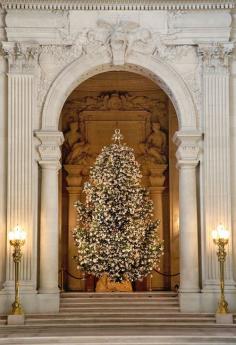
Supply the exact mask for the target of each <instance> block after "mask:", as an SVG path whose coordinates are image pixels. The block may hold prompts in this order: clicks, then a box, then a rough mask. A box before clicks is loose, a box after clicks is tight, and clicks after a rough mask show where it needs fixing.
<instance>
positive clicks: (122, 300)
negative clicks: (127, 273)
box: [60, 297, 179, 303]
mask: <svg viewBox="0 0 236 345" xmlns="http://www.w3.org/2000/svg"><path fill="white" fill-rule="evenodd" d="M60 300H61V302H63V303H67V302H68V303H69V302H73V303H109V302H110V303H111V302H112V303H169V302H176V303H178V301H179V300H178V297H145V298H122V297H116V298H112V297H106V298H105V297H104V298H103V297H102V298H101V297H100V298H96V297H67V298H65V297H63V298H61V299H60Z"/></svg>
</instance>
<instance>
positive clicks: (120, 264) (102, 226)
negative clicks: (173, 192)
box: [74, 129, 163, 282]
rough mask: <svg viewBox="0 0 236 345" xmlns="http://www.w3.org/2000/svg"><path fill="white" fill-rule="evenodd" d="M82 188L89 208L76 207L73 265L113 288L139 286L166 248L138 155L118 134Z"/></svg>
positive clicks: (155, 265)
mask: <svg viewBox="0 0 236 345" xmlns="http://www.w3.org/2000/svg"><path fill="white" fill-rule="evenodd" d="M112 140H113V143H112V144H111V145H108V146H105V147H104V148H103V149H102V152H101V153H100V155H99V156H98V157H97V159H96V162H95V165H94V166H93V167H92V168H91V171H90V176H89V182H87V183H86V184H85V185H84V192H85V194H86V201H85V204H83V203H81V202H79V201H78V202H76V204H75V206H76V208H77V212H78V225H77V226H76V228H75V229H74V240H75V244H76V246H77V248H78V255H77V256H76V257H75V260H76V262H77V264H78V268H79V269H81V270H82V271H85V272H88V273H90V274H94V275H95V276H97V277H102V276H103V275H104V274H107V275H108V276H109V279H111V280H112V281H115V282H123V281H126V280H129V281H135V280H137V279H141V278H143V277H145V276H147V275H148V274H149V273H150V272H151V271H152V270H153V268H154V267H158V266H159V262H160V257H161V255H162V254H163V242H162V241H161V240H160V239H159V237H158V234H157V228H158V225H159V221H158V220H156V221H153V220H152V217H153V203H152V201H151V200H150V198H149V195H148V191H147V190H146V189H145V188H143V187H141V185H140V183H141V178H142V175H141V173H140V168H139V164H138V162H137V161H136V160H135V156H134V151H133V149H132V148H130V147H128V146H127V145H126V144H123V143H122V140H123V135H122V134H121V133H120V130H118V129H117V130H115V133H114V135H113V136H112Z"/></svg>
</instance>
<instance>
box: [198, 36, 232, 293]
mask: <svg viewBox="0 0 236 345" xmlns="http://www.w3.org/2000/svg"><path fill="white" fill-rule="evenodd" d="M232 48H233V46H232V44H231V43H219V44H217V43H214V44H203V45H200V46H199V48H198V53H199V55H200V57H201V60H202V85H203V90H202V91H203V119H204V123H203V126H204V150H203V152H204V170H203V175H204V185H203V195H204V209H203V213H204V214H203V220H204V221H203V224H204V228H203V240H204V242H205V245H204V246H203V248H202V263H203V264H202V277H203V291H204V290H205V291H209V290H215V289H218V288H219V265H218V260H217V256H216V249H215V246H214V244H213V241H212V237H211V232H212V230H213V229H214V228H216V226H217V225H218V224H219V223H222V224H223V225H224V226H225V227H226V228H227V229H228V230H229V231H230V234H231V235H230V241H229V246H228V255H227V260H226V272H225V273H226V289H227V288H230V287H233V286H234V285H235V283H234V281H233V270H232V231H231V199H230V198H231V187H230V126H229V71H228V60H229V59H228V57H229V55H230V53H231V51H232Z"/></svg>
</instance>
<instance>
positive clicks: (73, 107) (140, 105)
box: [63, 92, 167, 128]
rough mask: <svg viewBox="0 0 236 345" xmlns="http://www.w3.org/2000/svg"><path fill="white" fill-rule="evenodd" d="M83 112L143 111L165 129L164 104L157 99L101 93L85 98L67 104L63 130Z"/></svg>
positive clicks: (126, 93) (116, 93) (161, 100)
mask: <svg viewBox="0 0 236 345" xmlns="http://www.w3.org/2000/svg"><path fill="white" fill-rule="evenodd" d="M85 110H96V111H108V110H122V111H129V110H132V111H134V110H145V111H148V112H149V113H150V114H152V115H153V117H154V118H155V119H158V121H159V122H160V123H161V125H162V126H164V127H166V124H165V121H164V120H165V119H166V111H167V110H166V102H165V101H164V100H163V99H160V98H158V97H156V98H154V97H147V96H137V95H132V94H130V93H128V92H103V93H101V94H100V95H98V96H96V97H94V96H93V97H92V96H86V97H83V98H79V99H77V100H74V101H73V102H72V101H70V102H67V106H66V108H65V110H64V113H66V114H65V116H64V121H65V123H64V122H63V128H67V127H68V126H67V124H66V123H68V122H71V121H76V120H78V119H79V118H80V113H81V112H83V111H85Z"/></svg>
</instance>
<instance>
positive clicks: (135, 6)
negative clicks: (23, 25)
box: [0, 0, 235, 10]
mask: <svg viewBox="0 0 236 345" xmlns="http://www.w3.org/2000/svg"><path fill="white" fill-rule="evenodd" d="M0 5H2V6H3V7H4V8H6V9H29V10H34V9H39V10H42V9H43V10H45V9H46V10H57V9H59V10H182V9H186V10H204V9H229V8H234V7H235V2H234V0H208V1H206V0H198V1H195V0H180V1H176V0H165V1H164V0H159V1H158V0H128V1H127V0H120V1H119V3H117V1H115V0H108V1H104V0H94V1H89V0H80V1H78V0H68V1H65V0H56V1H52V0H46V1H45V0H28V1H24V0H23V1H19V0H2V1H1V2H0Z"/></svg>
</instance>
